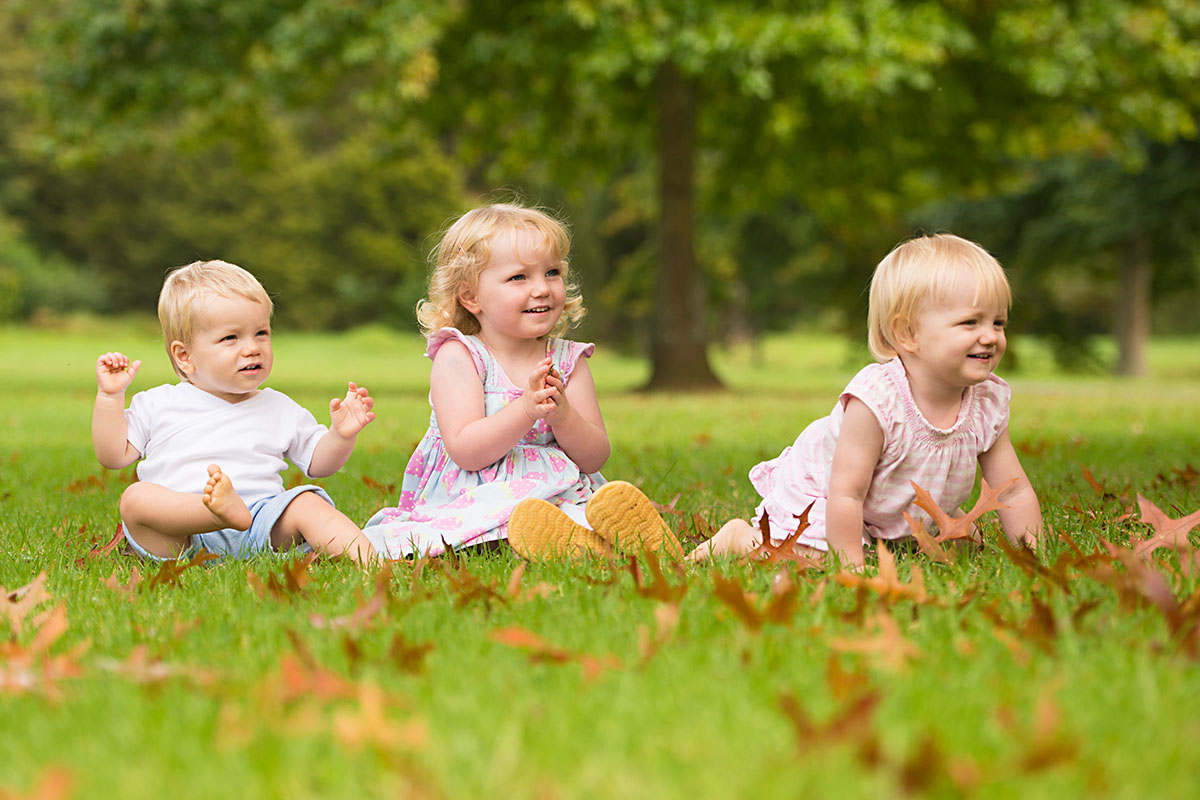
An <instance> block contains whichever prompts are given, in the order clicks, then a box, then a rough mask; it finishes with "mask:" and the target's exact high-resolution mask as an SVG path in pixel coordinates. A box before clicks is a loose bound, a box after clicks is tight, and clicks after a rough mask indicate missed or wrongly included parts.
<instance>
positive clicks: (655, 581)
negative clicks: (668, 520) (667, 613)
mask: <svg viewBox="0 0 1200 800" xmlns="http://www.w3.org/2000/svg"><path fill="white" fill-rule="evenodd" d="M643 555H644V557H645V559H646V567H647V568H648V569H649V570H650V578H651V579H650V581H649V582H645V581H643V579H642V570H641V567H640V566H639V565H638V560H637V559H636V558H633V557H631V558H630V559H629V574H630V575H632V576H633V588H634V591H636V592H637V593H638V594H639V595H641V596H642V597H646V598H649V599H651V600H658V601H660V602H663V603H678V602H679V601H680V600H682V599H683V596H684V595H685V594H687V590H688V585H687V582H686V581H685V582H683V583H679V584H676V585H674V586H673V585H671V582H670V581H668V580H667V576H666V575H665V574H663V571H662V566H661V565H660V564H659V562H658V556H656V555H655V554H654V553H653V552H651V551H650V550H646V551H645V552H644V553H643ZM675 572H676V575H680V576H682V574H683V566H682V565H680V564H675Z"/></svg>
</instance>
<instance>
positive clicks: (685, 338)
mask: <svg viewBox="0 0 1200 800" xmlns="http://www.w3.org/2000/svg"><path fill="white" fill-rule="evenodd" d="M654 90H655V94H656V99H657V105H658V157H659V181H660V182H659V205H660V212H659V214H660V219H659V228H660V234H659V236H660V240H659V249H660V251H661V252H660V256H659V271H658V303H657V309H656V313H655V314H654V323H653V331H652V336H651V345H650V363H651V375H650V382H649V384H648V385H647V386H646V388H647V389H648V390H651V391H656V390H696V389H716V388H720V387H721V382H720V381H719V380H717V376H716V375H714V374H713V371H712V369H711V367H709V364H708V347H707V345H708V342H707V337H706V336H705V335H704V301H703V280H702V277H701V275H700V272H699V269H698V268H697V265H696V252H695V244H694V235H693V234H694V232H695V231H694V228H695V211H694V180H695V154H696V107H697V95H698V91H697V87H696V84H695V81H693V80H690V79H688V78H686V77H685V76H684V75H682V74H681V73H680V72H679V69H678V67H676V66H675V65H674V64H673V63H671V62H670V61H668V62H666V63H664V64H663V65H662V66H661V67H660V68H659V70H658V75H657V76H656V79H655V86H654Z"/></svg>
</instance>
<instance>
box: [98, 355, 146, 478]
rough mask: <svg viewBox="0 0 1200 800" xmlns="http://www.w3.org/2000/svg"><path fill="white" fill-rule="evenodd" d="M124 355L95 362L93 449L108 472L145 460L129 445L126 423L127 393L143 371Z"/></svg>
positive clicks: (105, 357) (138, 362)
mask: <svg viewBox="0 0 1200 800" xmlns="http://www.w3.org/2000/svg"><path fill="white" fill-rule="evenodd" d="M141 366H142V362H141V361H134V362H130V361H129V357H128V356H126V355H125V354H124V353H105V354H104V355H102V356H100V357H99V358H97V359H96V405H95V406H94V407H93V408H92V449H93V450H95V451H96V458H97V459H99V461H100V464H101V465H102V466H104V467H106V468H107V469H123V468H125V467H128V466H129V465H130V464H132V463H133V462H135V461H137V460H138V459H139V458H141V457H142V454H141V453H139V452H138V451H137V448H135V447H134V446H133V445H131V444H130V443H129V439H128V438H127V437H128V436H129V425H128V423H126V421H125V390H126V389H128V388H129V385H130V384H131V383H133V378H134V376H135V375H137V372H138V370H139V369H141Z"/></svg>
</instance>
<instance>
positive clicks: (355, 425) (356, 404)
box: [329, 381, 375, 439]
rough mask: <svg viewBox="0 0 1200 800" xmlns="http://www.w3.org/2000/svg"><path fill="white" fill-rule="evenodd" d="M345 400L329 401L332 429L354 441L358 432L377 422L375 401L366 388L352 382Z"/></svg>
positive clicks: (334, 399)
mask: <svg viewBox="0 0 1200 800" xmlns="http://www.w3.org/2000/svg"><path fill="white" fill-rule="evenodd" d="M349 387H350V388H349V389H347V391H346V397H345V398H344V399H338V398H336V397H335V398H333V399H332V400H330V401H329V419H330V422H331V425H330V427H331V428H333V430H334V431H335V432H336V433H337V434H338V435H339V436H341V437H343V438H345V439H353V438H354V437H355V436H357V435H358V432H359V431H361V430H362V429H363V428H365V427H367V425H369V424H371V423H372V422H374V421H375V412H374V411H372V410H371V409H372V408H374V407H375V399H374V398H373V397H371V393H370V392H368V391H367V388H366V387H365V386H358V385H357V384H355V383H354V381H350V383H349Z"/></svg>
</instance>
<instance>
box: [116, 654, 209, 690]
mask: <svg viewBox="0 0 1200 800" xmlns="http://www.w3.org/2000/svg"><path fill="white" fill-rule="evenodd" d="M97 666H99V667H100V669H103V670H107V671H109V672H113V673H115V674H117V675H121V676H122V677H125V678H128V679H130V680H132V681H134V682H136V683H140V684H155V683H164V682H166V681H169V680H174V679H176V678H183V679H186V680H189V681H191V682H193V683H196V684H198V685H201V686H208V685H211V684H213V683H215V682H216V681H217V678H218V677H219V676H218V674H217V673H216V672H213V671H212V670H208V669H202V668H200V667H193V666H188V665H176V664H168V663H167V662H165V661H163V660H162V659H160V658H152V657H151V656H150V655H149V648H148V647H147V646H146V645H144V644H140V645H137V646H136V647H134V648H133V649H132V650H131V651H130V652H129V655H128V656H127V657H126V658H125V660H124V661H116V660H113V659H104V660H101V661H99V662H98V664H97Z"/></svg>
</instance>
